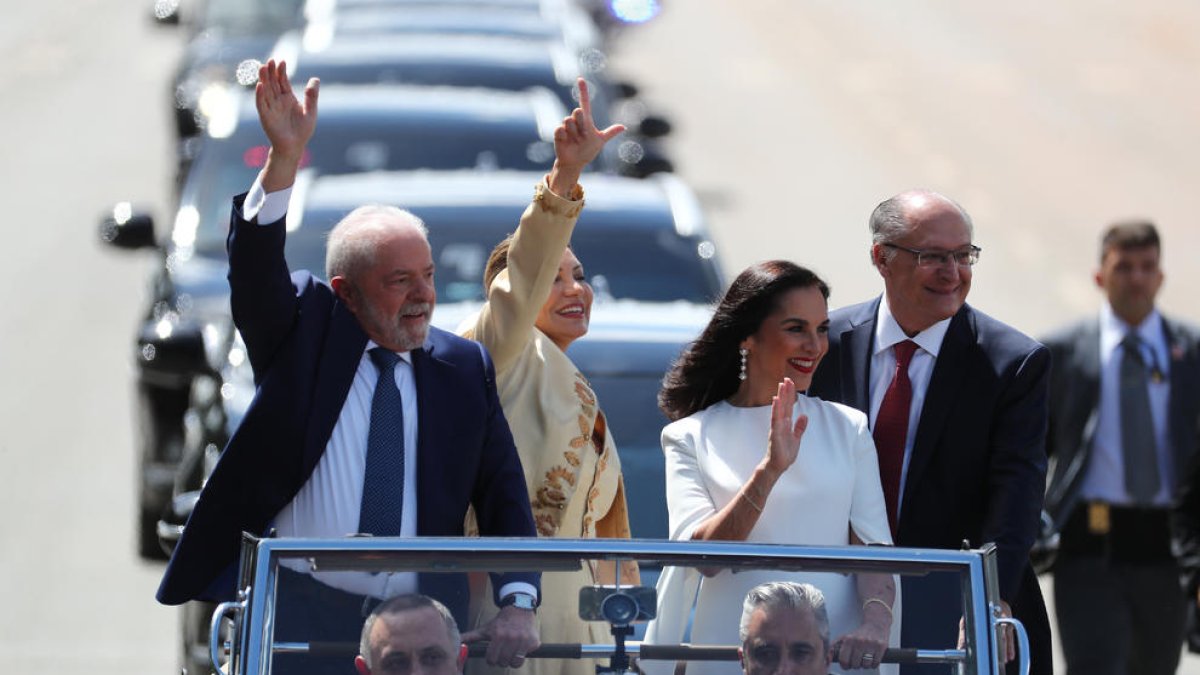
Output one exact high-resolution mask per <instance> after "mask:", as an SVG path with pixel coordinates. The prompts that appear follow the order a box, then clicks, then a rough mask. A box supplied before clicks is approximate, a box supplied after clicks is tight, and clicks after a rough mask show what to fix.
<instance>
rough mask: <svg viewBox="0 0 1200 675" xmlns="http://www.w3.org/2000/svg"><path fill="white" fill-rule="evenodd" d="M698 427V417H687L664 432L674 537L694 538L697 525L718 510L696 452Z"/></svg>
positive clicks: (671, 533) (667, 482)
mask: <svg viewBox="0 0 1200 675" xmlns="http://www.w3.org/2000/svg"><path fill="white" fill-rule="evenodd" d="M699 429H700V424H699V423H698V421H697V420H695V419H694V418H693V417H686V418H684V419H681V420H676V421H675V422H672V423H671V424H668V425H667V426H666V428H664V429H663V431H662V448H663V454H664V455H665V456H666V492H667V516H668V522H669V531H670V538H671V539H680V540H685V541H686V540H689V539H691V538H692V532H694V531H695V530H696V527H697V526H699V525H700V523H702V522H704V521H705V520H706V519H708V518H710V517H712V516H713V515H715V514H716V512H717V507H716V505H715V504H714V503H713V499H712V495H711V494H710V493H709V490H708V486H707V484H706V481H705V479H704V470H703V469H702V468H701V466H700V461H699V458H698V453H697V451H696V446H697V444H698V440H699V439H698V436H699V433H698V432H699Z"/></svg>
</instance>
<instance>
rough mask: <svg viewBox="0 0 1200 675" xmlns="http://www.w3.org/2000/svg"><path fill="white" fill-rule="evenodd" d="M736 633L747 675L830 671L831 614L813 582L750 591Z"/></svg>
mask: <svg viewBox="0 0 1200 675" xmlns="http://www.w3.org/2000/svg"><path fill="white" fill-rule="evenodd" d="M738 633H739V637H741V641H742V654H741V659H742V670H743V672H744V673H745V674H746V675H824V674H825V673H828V672H829V665H830V663H831V662H832V652H831V651H830V648H829V615H828V613H827V612H826V611H825V596H824V595H822V594H821V591H819V590H817V588H816V587H815V586H813V585H812V584H798V583H794V582H789V581H773V582H770V583H765V584H761V585H758V586H755V587H754V588H752V589H750V592H749V593H748V594H747V595H746V600H745V602H744V603H743V605H742V621H741V627H740V629H739V631H738ZM864 658H865V655H864Z"/></svg>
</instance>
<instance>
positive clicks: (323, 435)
mask: <svg viewBox="0 0 1200 675" xmlns="http://www.w3.org/2000/svg"><path fill="white" fill-rule="evenodd" d="M366 346H367V334H366V333H364V332H363V329H362V327H361V326H359V324H358V319H356V318H355V317H354V315H353V314H351V313H350V310H349V309H347V308H346V306H345V305H343V304H342V303H341V302H336V303H334V305H333V310H332V316H331V317H330V320H329V330H328V332H327V333H326V334H325V344H324V345H322V348H321V355H320V361H319V362H318V364H317V375H316V380H315V381H314V382H313V402H312V408H311V410H312V414H311V416H310V417H309V419H308V432H307V433H306V434H305V436H304V438H305V445H304V464H303V470H304V480H308V476H310V475H311V474H312V471H313V469H315V468H316V466H317V462H318V461H320V459H321V455H322V453H324V452H325V446H326V445H328V443H329V437H330V435H332V434H333V427H334V426H335V425H336V424H337V420H338V416H339V415H340V414H341V412H342V406H343V405H344V404H345V403H346V396H347V395H348V394H349V392H350V386H351V385H352V384H354V375H355V373H356V372H357V371H358V362H359V361H360V360H362V354H363V349H364V348H365V347H366Z"/></svg>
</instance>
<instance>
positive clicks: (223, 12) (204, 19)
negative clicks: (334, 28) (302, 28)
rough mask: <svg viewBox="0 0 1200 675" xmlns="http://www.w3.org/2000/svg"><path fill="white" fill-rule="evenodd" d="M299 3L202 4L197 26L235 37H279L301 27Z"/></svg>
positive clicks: (222, 0)
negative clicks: (233, 34) (254, 35)
mask: <svg viewBox="0 0 1200 675" xmlns="http://www.w3.org/2000/svg"><path fill="white" fill-rule="evenodd" d="M303 4H304V3H303V1H302V0H205V1H204V2H203V3H202V5H201V9H200V20H199V22H198V23H199V25H200V26H202V27H203V28H204V29H214V28H215V29H218V30H223V31H229V32H233V33H238V34H254V33H281V32H283V31H285V30H287V29H288V28H291V27H293V26H296V25H298V24H299V23H300V20H301V12H300V8H301V7H302V6H303Z"/></svg>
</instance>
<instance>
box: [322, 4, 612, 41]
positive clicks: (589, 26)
mask: <svg viewBox="0 0 1200 675" xmlns="http://www.w3.org/2000/svg"><path fill="white" fill-rule="evenodd" d="M566 9H567V11H564V12H563V13H562V14H560V15H559V16H547V15H546V14H544V13H543V12H541V11H538V10H537V9H536V8H531V7H509V6H496V5H480V6H470V5H467V4H464V3H450V4H431V5H415V6H396V5H393V4H391V3H389V4H369V5H363V6H352V7H350V8H347V9H339V10H338V11H334V12H331V13H330V15H329V16H327V17H322V18H317V17H311V16H310V19H309V23H308V26H307V27H306V29H305V34H306V36H308V35H312V34H316V36H320V35H323V34H331V35H333V36H337V35H341V34H355V35H360V34H369V33H380V32H388V33H391V34H393V35H396V34H404V35H406V37H407V36H408V35H410V34H413V33H447V34H482V35H510V36H515V37H525V38H538V39H559V40H564V41H566V43H567V44H568V45H569V46H573V47H580V48H583V47H595V46H599V45H600V44H601V42H602V39H601V36H600V31H599V29H598V28H596V25H595V23H593V22H592V20H591V18H590V17H589V16H588V15H587V13H586V12H584V11H583V10H582V9H580V8H577V7H569V8H566ZM326 37H328V36H327V35H326ZM306 39H307V38H306ZM313 39H321V38H320V37H314V38H313Z"/></svg>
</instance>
